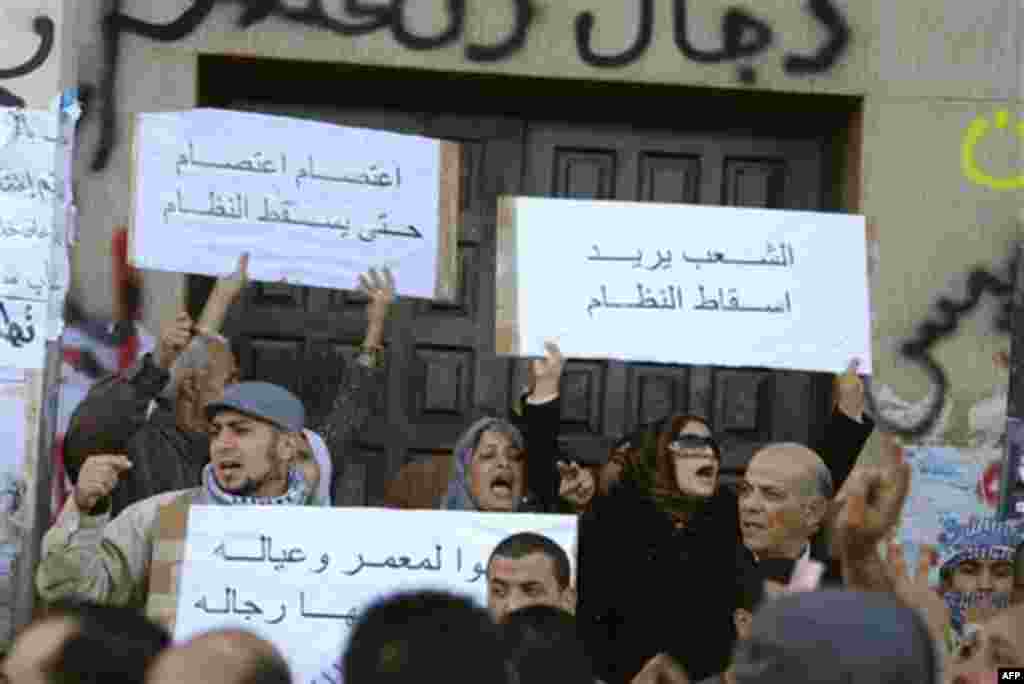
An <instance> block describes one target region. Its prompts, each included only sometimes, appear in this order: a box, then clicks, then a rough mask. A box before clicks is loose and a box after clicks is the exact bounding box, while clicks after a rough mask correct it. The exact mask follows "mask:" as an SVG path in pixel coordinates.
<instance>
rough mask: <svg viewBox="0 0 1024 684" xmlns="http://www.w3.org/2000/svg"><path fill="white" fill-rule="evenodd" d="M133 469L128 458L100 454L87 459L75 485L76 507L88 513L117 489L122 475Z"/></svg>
mask: <svg viewBox="0 0 1024 684" xmlns="http://www.w3.org/2000/svg"><path fill="white" fill-rule="evenodd" d="M131 467H132V462H131V461H129V460H128V458H127V457H125V456H121V455H116V454H99V455H96V456H90V457H89V458H87V459H85V463H83V464H82V469H81V471H80V472H79V473H78V483H77V484H76V485H75V505H76V506H78V510H79V511H81V512H83V513H88V512H89V511H91V510H92V509H94V508H95V507H96V504H98V503H99V502H100V500H102V499H103V498H105V497H107V496H110V493H111V492H113V491H114V489H116V488H117V481H118V478H119V477H120V475H121V473H123V472H124V471H126V470H128V469H129V468H131Z"/></svg>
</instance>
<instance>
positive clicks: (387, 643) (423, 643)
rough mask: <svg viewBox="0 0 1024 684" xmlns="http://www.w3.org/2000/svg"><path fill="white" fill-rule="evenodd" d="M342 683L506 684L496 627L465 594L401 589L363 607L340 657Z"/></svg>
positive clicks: (500, 644)
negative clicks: (402, 590)
mask: <svg viewBox="0 0 1024 684" xmlns="http://www.w3.org/2000/svg"><path fill="white" fill-rule="evenodd" d="M342 664H343V672H344V682H345V684H404V683H405V682H408V683H409V684H422V683H423V682H444V683H445V684H463V683H465V684H483V683H486V684H511V681H510V678H509V674H508V672H509V671H508V667H507V664H506V661H505V652H504V648H503V646H502V642H501V637H500V634H499V632H498V628H497V627H496V626H495V625H494V624H493V623H492V622H491V620H490V618H489V617H488V615H487V613H486V612H485V611H483V610H482V609H480V608H477V607H476V606H475V605H473V602H472V601H470V600H469V599H467V598H462V597H458V596H454V595H452V594H447V593H443V592H434V591H421V592H415V593H401V594H396V595H393V596H390V597H388V598H386V599H383V600H381V601H379V602H377V603H375V604H374V605H373V606H371V607H370V608H369V610H367V611H366V613H364V614H363V616H362V618H361V619H360V620H359V622H358V623H357V624H356V627H355V629H354V630H353V631H352V637H351V639H350V640H349V644H348V649H347V650H346V652H345V654H344V656H343V658H342Z"/></svg>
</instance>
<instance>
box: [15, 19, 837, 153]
mask: <svg viewBox="0 0 1024 684" xmlns="http://www.w3.org/2000/svg"><path fill="white" fill-rule="evenodd" d="M336 1H337V3H338V4H339V6H341V7H343V9H344V12H345V14H346V15H347V16H348V17H350V18H351V19H349V20H347V21H345V20H341V19H338V18H336V17H332V16H331V15H329V14H328V12H327V10H326V9H325V8H324V0H306V3H305V6H304V7H293V6H286V3H285V1H284V0H195V1H194V2H193V4H192V6H191V7H189V8H188V9H187V10H185V11H184V12H183V13H182V14H181V16H179V17H178V18H177V19H175V20H174V21H171V22H168V23H166V24H153V23H148V22H145V21H142V20H140V19H138V18H136V17H132V16H129V15H127V14H124V13H123V12H122V11H121V10H122V7H123V0H107V7H106V8H105V11H104V21H103V39H104V67H103V75H102V78H101V81H100V87H99V94H100V100H101V103H100V107H101V110H100V137H99V141H98V142H97V147H96V155H95V157H94V158H93V162H92V169H93V170H94V171H102V170H103V169H105V168H106V166H107V164H108V163H109V161H110V155H111V153H112V151H113V147H114V145H115V144H116V143H117V137H118V136H117V133H118V132H117V130H116V119H117V112H116V102H115V94H116V83H117V65H118V55H119V52H120V37H121V34H122V33H125V32H128V33H134V34H137V35H140V36H143V37H145V38H149V39H151V40H156V41H160V42H173V41H178V40H181V39H183V38H185V37H186V36H189V35H191V34H192V33H193V32H194V31H195V30H196V29H197V28H198V27H199V26H200V25H201V24H202V23H203V22H204V21H205V20H206V19H207V17H209V15H210V13H211V12H212V11H213V8H214V6H215V5H216V4H217V3H218V2H221V3H225V2H231V3H233V4H234V3H237V4H239V5H241V6H242V14H241V15H240V16H239V19H238V25H239V26H240V27H241V28H248V27H250V26H253V25H255V24H258V23H260V22H263V21H265V20H267V19H268V18H270V17H278V18H281V19H284V20H287V21H291V22H295V23H297V24H301V25H303V26H309V27H313V28H319V29H324V30H327V31H331V32H333V33H336V34H338V35H342V36H361V35H367V34H370V33H374V32H376V31H379V30H381V29H384V28H390V29H391V33H392V35H393V36H394V38H395V40H396V41H398V43H399V44H400V45H402V46H403V47H405V48H407V49H409V50H415V51H422V50H433V49H437V48H441V47H444V46H446V45H449V44H451V43H453V42H455V41H457V40H458V39H459V37H460V36H461V35H462V33H463V28H464V26H465V19H466V0H448V1H447V18H448V22H447V25H446V26H445V28H444V30H443V31H441V32H440V33H438V34H436V35H433V36H420V35H417V34H415V33H413V32H412V31H411V30H410V29H409V27H408V25H407V22H406V6H407V5H408V4H409V0H391V2H389V3H387V4H373V5H366V4H364V2H365V0H336ZM512 4H513V7H514V10H515V19H514V24H513V25H512V28H511V31H510V32H509V33H508V35H507V36H506V37H504V38H503V39H502V40H500V41H499V42H497V43H494V44H490V45H485V44H477V43H470V44H468V45H466V47H465V50H464V54H465V57H466V59H468V60H469V61H471V62H476V63H488V62H498V61H501V60H503V59H506V58H507V57H509V56H511V55H512V54H514V53H515V52H517V51H518V50H520V49H522V48H523V46H524V45H525V44H526V38H527V35H528V33H529V30H530V27H531V25H532V24H533V21H534V19H535V18H536V16H537V11H536V8H535V7H534V5H533V3H532V2H531V0H512ZM808 8H809V10H810V12H811V14H813V16H814V18H815V19H816V20H817V21H818V22H819V23H820V24H821V25H822V26H824V27H825V29H826V30H827V31H828V38H827V40H826V41H825V42H824V43H823V44H822V45H821V47H819V49H818V51H817V52H816V53H814V54H813V55H811V56H805V55H798V54H790V55H787V56H786V58H785V61H784V63H783V68H784V70H785V71H786V72H787V73H789V74H791V75H794V76H804V75H809V74H815V73H820V72H823V71H827V70H828V69H831V68H832V67H833V66H834V65H835V64H836V63H837V62H838V61H839V59H840V57H841V56H842V54H843V52H844V51H845V50H846V48H847V46H848V45H849V42H850V35H851V33H850V28H849V25H848V24H847V22H846V20H845V18H844V17H843V15H842V14H841V13H840V12H839V10H838V9H837V8H836V7H835V5H834V4H833V2H832V0H809V2H808ZM686 18H687V6H686V0H675V27H674V35H675V42H676V45H677V46H678V47H679V49H680V51H681V52H682V53H683V55H684V56H685V57H686V58H688V59H691V60H693V61H695V62H698V63H701V64H713V63H718V62H724V61H732V60H738V59H743V58H748V57H753V56H754V55H756V54H758V53H759V52H761V51H762V50H764V49H765V48H767V47H768V46H769V45H771V44H772V41H773V33H772V30H771V27H770V26H769V25H768V24H767V23H766V22H764V21H763V20H761V19H758V18H757V17H755V16H753V15H751V14H750V13H748V12H746V11H744V10H742V9H738V8H729V9H727V10H726V12H725V15H724V16H723V18H722V36H723V43H722V47H721V48H720V49H718V50H698V49H697V48H696V47H694V46H693V45H692V44H691V43H690V40H689V37H688V30H687V23H686ZM639 19H640V26H639V30H638V34H637V37H636V40H635V41H634V43H633V45H632V46H630V47H629V48H627V49H626V50H624V51H623V52H621V53H618V54H614V55H601V54H598V53H596V52H595V51H594V50H593V47H592V37H593V32H594V27H595V25H596V22H597V19H596V18H595V15H594V13H593V12H582V13H580V14H579V15H578V16H577V17H576V20H575V23H574V28H575V34H576V35H575V39H576V49H577V52H578V53H579V56H580V59H581V60H582V61H583V62H584V63H586V64H588V65H591V66H595V67H605V68H614V67H622V66H626V65H628V64H631V63H633V62H634V61H636V60H637V59H639V58H640V57H642V56H643V54H644V53H645V52H646V51H647V48H648V47H649V46H650V43H651V40H652V38H653V35H654V0H640V13H639ZM739 78H740V80H741V81H743V82H744V83H754V82H755V81H756V78H757V77H756V73H755V71H754V68H753V67H752V66H750V65H749V64H743V65H740V66H739ZM0 90H2V89H0Z"/></svg>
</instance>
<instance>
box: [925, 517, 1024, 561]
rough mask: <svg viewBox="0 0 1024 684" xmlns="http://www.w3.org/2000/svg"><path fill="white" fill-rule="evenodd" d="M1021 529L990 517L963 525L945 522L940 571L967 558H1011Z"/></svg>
mask: <svg viewBox="0 0 1024 684" xmlns="http://www.w3.org/2000/svg"><path fill="white" fill-rule="evenodd" d="M1020 536H1021V535H1020V531H1019V529H1018V528H1016V527H1015V526H1013V525H1010V524H1009V523H1006V522H1003V521H1000V520H993V519H991V518H987V519H984V520H976V521H971V522H970V523H968V524H966V525H960V524H958V523H957V522H956V521H954V520H950V521H947V522H946V525H945V529H944V530H943V531H942V532H941V533H939V539H938V542H939V572H940V573H943V574H946V573H948V572H950V571H951V570H953V569H954V568H955V567H956V566H958V565H960V564H961V563H963V562H964V561H968V560H986V561H1007V560H1008V561H1012V560H1013V555H1014V553H1015V552H1016V550H1017V545H1018V544H1020V542H1021V539H1020Z"/></svg>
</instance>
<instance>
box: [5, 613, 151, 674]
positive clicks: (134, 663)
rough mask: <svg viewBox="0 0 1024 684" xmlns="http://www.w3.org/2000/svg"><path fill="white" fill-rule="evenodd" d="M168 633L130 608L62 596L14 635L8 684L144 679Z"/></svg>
mask: <svg viewBox="0 0 1024 684" xmlns="http://www.w3.org/2000/svg"><path fill="white" fill-rule="evenodd" d="M170 642H171V638H170V635H169V634H167V632H165V631H164V630H163V629H162V628H160V627H158V626H157V625H155V624H153V623H152V622H150V621H149V620H147V619H146V618H144V617H142V616H141V615H139V613H138V612H137V611H134V610H131V609H129V608H120V607H114V606H100V605H95V604H89V603H71V602H60V603H56V604H54V605H53V606H52V607H51V608H50V610H48V611H47V613H46V615H44V616H43V617H42V618H40V619H38V620H36V622H35V623H34V624H32V625H30V626H29V627H28V629H26V630H25V631H24V632H22V633H21V635H20V636H18V638H17V639H15V640H14V644H13V645H12V646H11V650H10V652H9V654H8V656H7V658H5V659H4V661H3V668H2V679H3V681H4V682H6V683H7V684H38V683H39V682H45V683H46V684H64V683H65V682H96V683H97V684H99V683H101V682H102V683H104V684H113V683H114V682H117V683H118V684H142V682H143V681H144V680H145V676H146V669H147V668H148V667H149V666H150V665H151V664H152V663H153V661H155V660H156V658H157V656H158V655H159V654H160V652H161V651H162V650H163V649H164V648H166V647H167V646H169V645H170Z"/></svg>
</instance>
